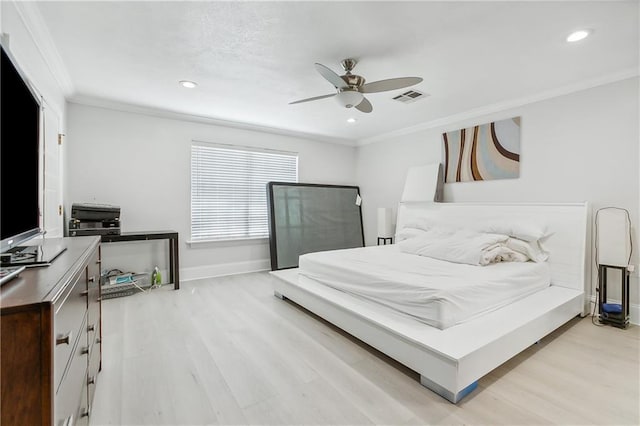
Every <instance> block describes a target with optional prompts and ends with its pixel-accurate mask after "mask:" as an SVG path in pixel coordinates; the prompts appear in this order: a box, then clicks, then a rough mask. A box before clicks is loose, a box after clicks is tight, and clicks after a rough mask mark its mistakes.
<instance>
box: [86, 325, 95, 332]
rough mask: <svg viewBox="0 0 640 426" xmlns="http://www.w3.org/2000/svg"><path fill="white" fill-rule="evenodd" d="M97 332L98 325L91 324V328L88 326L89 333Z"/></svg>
mask: <svg viewBox="0 0 640 426" xmlns="http://www.w3.org/2000/svg"><path fill="white" fill-rule="evenodd" d="M95 330H96V325H95V324H91V325H89V326H87V331H95Z"/></svg>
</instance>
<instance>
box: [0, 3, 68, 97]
mask: <svg viewBox="0 0 640 426" xmlns="http://www.w3.org/2000/svg"><path fill="white" fill-rule="evenodd" d="M12 2H13V4H14V5H15V7H16V10H17V12H18V15H19V16H20V19H22V22H23V23H24V26H25V28H26V29H27V31H28V32H29V34H30V35H31V38H32V39H33V42H34V43H35V45H36V48H37V49H38V51H39V52H40V54H41V55H42V58H43V59H44V61H45V63H46V64H47V67H49V71H51V74H52V75H53V77H54V79H55V80H56V83H58V86H59V87H60V90H61V91H62V93H63V95H64V96H65V97H68V96H71V95H72V94H73V92H74V90H75V89H74V86H73V83H72V82H71V77H70V76H69V72H68V71H67V68H66V67H65V65H64V62H63V61H62V58H61V57H60V53H59V52H58V49H57V48H56V46H55V44H54V43H53V38H52V37H51V34H50V33H49V30H48V29H47V25H46V24H45V22H44V19H43V18H42V15H41V14H40V11H39V10H38V6H37V5H36V2H30V1H15V0H12Z"/></svg>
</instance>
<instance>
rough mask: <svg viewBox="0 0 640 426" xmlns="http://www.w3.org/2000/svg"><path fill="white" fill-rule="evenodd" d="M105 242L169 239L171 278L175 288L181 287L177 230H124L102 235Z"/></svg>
mask: <svg viewBox="0 0 640 426" xmlns="http://www.w3.org/2000/svg"><path fill="white" fill-rule="evenodd" d="M101 239H102V242H103V243H122V242H127V241H151V240H168V241H169V280H170V283H173V288H174V289H175V290H178V289H179V288H180V267H179V255H178V233H177V232H176V231H145V232H123V233H121V234H119V235H102V236H101Z"/></svg>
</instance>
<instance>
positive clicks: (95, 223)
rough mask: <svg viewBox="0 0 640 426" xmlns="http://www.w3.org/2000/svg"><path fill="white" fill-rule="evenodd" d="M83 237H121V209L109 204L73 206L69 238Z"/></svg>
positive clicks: (76, 204) (80, 204) (77, 204)
mask: <svg viewBox="0 0 640 426" xmlns="http://www.w3.org/2000/svg"><path fill="white" fill-rule="evenodd" d="M83 235H120V207H118V206H112V205H109V204H93V203H74V204H72V205H71V219H70V220H69V236H70V237H80V236H83Z"/></svg>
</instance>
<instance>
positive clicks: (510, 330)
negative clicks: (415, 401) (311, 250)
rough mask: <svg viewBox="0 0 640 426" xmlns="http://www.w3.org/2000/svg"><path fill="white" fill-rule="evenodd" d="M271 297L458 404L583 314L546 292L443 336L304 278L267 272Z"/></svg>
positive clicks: (564, 292)
mask: <svg viewBox="0 0 640 426" xmlns="http://www.w3.org/2000/svg"><path fill="white" fill-rule="evenodd" d="M271 274H272V275H273V276H275V277H276V278H277V279H274V280H273V284H274V295H275V296H276V297H278V298H280V299H289V300H291V301H292V302H294V303H296V304H298V305H300V306H302V307H304V308H306V309H308V310H309V311H311V312H313V313H314V314H316V315H318V316H320V317H321V318H324V319H325V320H327V321H329V322H330V323H332V324H334V325H335V326H337V327H339V328H341V329H342V330H344V331H346V332H348V333H349V334H351V335H352V336H354V337H356V338H357V339H360V340H361V341H363V342H365V343H367V344H368V345H370V346H372V347H374V348H375V349H377V350H379V351H381V352H383V353H385V354H386V355H388V356H390V357H391V358H393V359H395V360H396V361H398V362H400V363H401V364H404V365H406V366H407V367H409V368H410V369H412V370H414V371H416V372H417V373H418V374H420V383H421V384H422V385H424V386H425V387H427V388H429V389H430V390H432V391H433V392H435V393H437V394H438V395H440V396H442V397H443V398H445V399H447V400H449V401H450V402H452V403H454V404H455V403H458V402H459V401H460V400H461V399H463V398H464V397H465V396H467V395H468V394H470V393H471V392H473V390H474V389H476V388H477V385H478V379H480V378H481V377H483V376H484V375H485V374H487V373H489V372H490V371H492V370H494V369H495V368H496V367H498V366H500V365H501V364H502V363H504V362H505V361H507V360H509V359H510V358H512V357H513V356H515V355H517V354H518V353H520V352H521V351H523V350H524V349H526V348H528V347H529V346H531V345H533V344H534V343H535V342H537V341H539V340H540V339H541V338H543V337H544V336H546V335H547V334H549V333H550V332H552V331H553V330H555V329H556V328H558V327H560V326H561V325H563V324H564V323H566V322H567V321H569V320H571V319H572V318H574V317H575V316H577V315H580V314H581V312H582V304H583V302H582V299H583V293H582V292H580V291H578V290H574V289H568V288H564V287H557V286H551V287H549V288H547V289H545V290H541V291H539V292H537V293H535V294H532V295H531V296H528V297H527V298H525V299H522V300H520V301H518V302H515V303H513V304H511V305H509V306H507V307H504V308H502V309H500V310H498V311H495V312H492V313H489V314H486V315H484V316H482V317H480V318H477V319H476V320H473V321H470V322H467V323H463V324H460V325H457V326H454V327H450V328H448V329H445V330H440V329H437V328H434V327H430V326H427V325H425V324H422V323H420V322H418V321H416V320H414V319H412V318H409V317H407V316H405V315H402V314H399V313H395V312H391V311H388V310H384V309H380V307H377V306H374V305H373V304H371V303H369V302H366V301H363V300H360V299H357V298H354V297H352V296H349V295H348V294H346V293H343V292H341V291H338V290H334V289H331V288H329V287H326V286H324V285H322V284H319V283H316V282H314V281H312V280H309V279H308V278H306V277H303V276H300V275H299V274H298V269H297V268H296V269H287V270H281V271H273V272H271Z"/></svg>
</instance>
